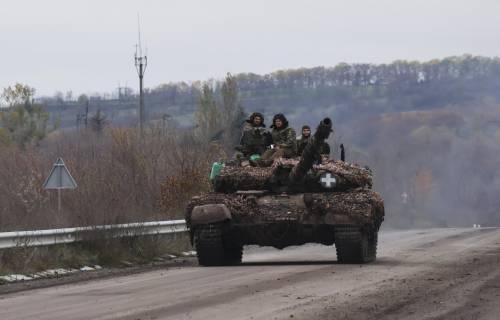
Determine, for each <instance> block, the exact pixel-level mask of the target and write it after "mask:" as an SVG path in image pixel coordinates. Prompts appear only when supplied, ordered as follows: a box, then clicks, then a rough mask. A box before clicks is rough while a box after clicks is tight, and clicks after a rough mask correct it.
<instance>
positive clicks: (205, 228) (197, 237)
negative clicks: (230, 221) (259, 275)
mask: <svg viewBox="0 0 500 320" xmlns="http://www.w3.org/2000/svg"><path fill="white" fill-rule="evenodd" d="M194 244H195V247H196V252H197V256H198V263H199V264H200V265H203V266H224V265H236V264H240V263H241V259H242V257H243V247H242V246H234V247H233V246H228V245H227V244H226V243H225V241H224V226H223V224H208V225H201V226H198V227H196V229H195V230H194Z"/></svg>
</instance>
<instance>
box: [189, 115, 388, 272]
mask: <svg viewBox="0 0 500 320" xmlns="http://www.w3.org/2000/svg"><path fill="white" fill-rule="evenodd" d="M331 129H332V122H331V120H330V119H328V118H325V119H324V120H322V121H321V122H320V124H319V125H318V127H317V129H316V132H315V134H314V136H312V137H311V139H310V141H309V142H308V144H307V145H306V147H305V149H304V151H303V153H302V155H301V156H300V157H297V158H292V159H283V158H281V159H277V160H275V161H274V162H273V163H272V164H271V165H269V166H264V165H263V163H262V162H261V161H259V160H255V159H254V160H249V161H234V160H232V161H226V162H225V163H217V166H216V171H217V172H216V173H215V174H214V173H213V172H212V175H211V177H212V183H213V192H210V193H207V194H203V195H200V196H196V197H193V198H192V199H191V201H190V202H189V204H188V206H187V209H186V223H187V225H188V228H189V231H190V236H191V241H192V244H193V246H194V247H195V248H196V252H197V256H198V261H199V264H200V265H203V266H220V265H235V264H239V263H241V261H242V255H243V247H244V246H245V245H259V246H273V247H275V248H278V249H282V248H285V247H287V246H292V245H302V244H306V243H320V244H324V245H335V247H336V254H337V260H338V262H340V263H367V262H371V261H374V260H375V258H376V253H377V238H378V231H379V228H380V225H381V223H382V221H383V220H384V203H383V200H382V198H381V197H380V195H379V194H378V193H376V192H374V191H373V190H372V172H371V170H370V169H369V168H367V167H361V166H358V165H355V164H350V163H347V162H344V161H342V160H334V159H329V158H328V157H325V156H321V155H320V154H319V152H318V150H319V147H320V146H321V144H322V143H323V142H324V140H325V139H327V138H328V136H329V135H330V132H331V131H332V130H331ZM332 255H333V250H332Z"/></svg>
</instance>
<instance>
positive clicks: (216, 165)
mask: <svg viewBox="0 0 500 320" xmlns="http://www.w3.org/2000/svg"><path fill="white" fill-rule="evenodd" d="M222 167H224V163H222V162H214V163H213V164H212V171H210V181H213V180H214V179H215V177H217V176H218V175H219V174H220V171H221V169H222Z"/></svg>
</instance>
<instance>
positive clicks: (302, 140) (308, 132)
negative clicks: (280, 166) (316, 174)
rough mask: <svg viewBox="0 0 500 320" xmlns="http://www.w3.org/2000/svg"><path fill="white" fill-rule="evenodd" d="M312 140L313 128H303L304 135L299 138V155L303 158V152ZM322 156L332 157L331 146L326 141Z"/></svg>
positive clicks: (320, 151)
mask: <svg viewBox="0 0 500 320" xmlns="http://www.w3.org/2000/svg"><path fill="white" fill-rule="evenodd" d="M309 140H311V127H309V126H308V125H304V126H303V127H302V135H300V136H298V137H297V155H298V156H301V155H302V151H304V148H305V147H306V145H307V143H308V142H309ZM319 153H320V155H325V156H329V155H330V145H328V143H327V142H326V141H325V142H323V143H322V144H321V147H320V150H319Z"/></svg>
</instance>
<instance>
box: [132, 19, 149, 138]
mask: <svg viewBox="0 0 500 320" xmlns="http://www.w3.org/2000/svg"><path fill="white" fill-rule="evenodd" d="M137 25H138V35H139V42H138V44H137V45H136V46H135V55H134V61H135V68H136V69H137V75H138V76H139V112H138V113H139V133H140V135H141V136H142V135H143V133H144V120H145V111H144V90H143V88H144V87H143V79H144V73H145V72H146V67H147V65H148V57H147V55H143V54H142V44H141V25H140V21H139V15H137Z"/></svg>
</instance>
